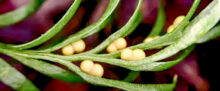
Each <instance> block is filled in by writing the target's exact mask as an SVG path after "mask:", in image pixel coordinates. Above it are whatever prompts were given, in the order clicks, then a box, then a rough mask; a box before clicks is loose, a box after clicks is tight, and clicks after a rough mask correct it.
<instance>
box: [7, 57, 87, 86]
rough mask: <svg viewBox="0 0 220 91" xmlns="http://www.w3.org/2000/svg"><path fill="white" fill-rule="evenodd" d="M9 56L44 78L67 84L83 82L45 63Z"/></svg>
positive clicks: (65, 71) (75, 76) (69, 73)
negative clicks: (47, 77) (44, 76)
mask: <svg viewBox="0 0 220 91" xmlns="http://www.w3.org/2000/svg"><path fill="white" fill-rule="evenodd" d="M9 55H10V56H11V57H13V58H15V59H17V60H18V61H19V62H21V63H22V64H24V65H26V66H28V67H30V68H32V69H34V70H36V71H38V72H40V73H42V74H44V75H46V76H49V77H52V78H55V79H58V80H63V81H67V82H84V80H83V79H82V78H80V77H79V76H77V75H75V74H73V73H71V72H69V71H67V70H64V69H62V68H60V67H58V66H55V65H52V64H49V63H47V62H44V61H40V60H36V59H30V58H25V57H20V56H16V55H11V54H9Z"/></svg>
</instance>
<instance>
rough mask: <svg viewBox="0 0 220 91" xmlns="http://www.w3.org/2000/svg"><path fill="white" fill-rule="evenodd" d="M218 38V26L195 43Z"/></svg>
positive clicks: (219, 34)
mask: <svg viewBox="0 0 220 91" xmlns="http://www.w3.org/2000/svg"><path fill="white" fill-rule="evenodd" d="M219 36H220V24H218V25H217V26H216V27H214V28H212V29H211V30H210V31H209V32H208V33H207V34H206V35H205V36H204V37H202V38H200V39H199V40H197V41H196V43H204V42H207V41H209V40H212V39H215V38H217V37H219Z"/></svg>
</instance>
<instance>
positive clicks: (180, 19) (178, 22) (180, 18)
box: [173, 15, 185, 27]
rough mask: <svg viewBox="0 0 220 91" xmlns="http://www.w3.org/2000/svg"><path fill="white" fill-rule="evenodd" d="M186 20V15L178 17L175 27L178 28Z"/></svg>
mask: <svg viewBox="0 0 220 91" xmlns="http://www.w3.org/2000/svg"><path fill="white" fill-rule="evenodd" d="M184 18H185V16H184V15H181V16H178V17H177V18H176V19H175V20H174V22H173V25H174V26H175V27H177V26H178V25H179V24H180V23H181V22H182V21H183V19H184Z"/></svg>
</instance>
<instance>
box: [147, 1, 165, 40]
mask: <svg viewBox="0 0 220 91" xmlns="http://www.w3.org/2000/svg"><path fill="white" fill-rule="evenodd" d="M165 18H166V15H165V11H164V7H163V4H162V3H160V7H159V9H158V15H157V20H156V23H155V24H154V26H153V29H152V30H151V32H150V34H149V35H148V36H157V35H159V34H160V33H161V31H162V30H163V26H164V24H165V20H166V19H165Z"/></svg>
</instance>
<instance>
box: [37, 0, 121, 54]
mask: <svg viewBox="0 0 220 91" xmlns="http://www.w3.org/2000/svg"><path fill="white" fill-rule="evenodd" d="M119 1H120V0H110V2H109V5H108V7H107V8H106V10H105V12H104V14H103V15H102V17H101V18H100V19H99V20H98V21H97V22H95V23H93V24H91V25H89V26H88V27H86V28H84V29H83V30H80V31H79V32H77V33H75V34H73V35H71V36H69V37H68V38H67V39H66V40H64V41H63V42H61V43H59V44H57V45H55V46H53V47H51V48H48V49H45V50H39V52H51V51H55V50H58V49H60V48H62V47H64V46H66V45H68V44H70V43H72V42H75V41H78V40H80V39H82V38H85V37H87V36H89V35H92V34H94V33H97V32H99V31H100V30H101V29H103V28H104V27H105V26H106V25H107V24H108V23H109V19H110V16H111V15H112V13H113V11H114V10H115V9H116V7H117V6H118V4H119Z"/></svg>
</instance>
